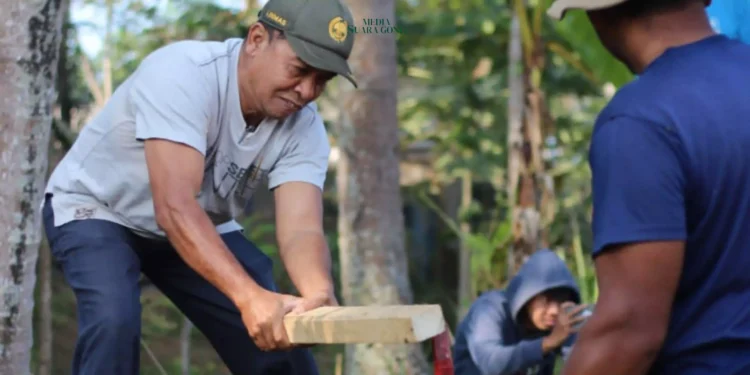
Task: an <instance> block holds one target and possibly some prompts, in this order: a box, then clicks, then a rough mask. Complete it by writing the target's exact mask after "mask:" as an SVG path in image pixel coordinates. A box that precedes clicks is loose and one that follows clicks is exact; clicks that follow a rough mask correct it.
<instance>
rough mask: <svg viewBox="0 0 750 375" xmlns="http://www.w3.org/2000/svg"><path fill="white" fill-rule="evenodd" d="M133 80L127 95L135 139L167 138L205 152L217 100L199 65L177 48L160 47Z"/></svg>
mask: <svg viewBox="0 0 750 375" xmlns="http://www.w3.org/2000/svg"><path fill="white" fill-rule="evenodd" d="M131 79H132V82H130V87H129V90H128V95H129V103H130V106H131V110H132V111H133V113H134V117H135V137H136V139H138V140H141V141H144V140H147V139H154V138H158V139H166V140H169V141H173V142H178V143H182V144H185V145H188V146H190V147H192V148H194V149H196V150H198V151H199V152H200V153H201V154H203V155H205V154H206V143H207V140H206V139H207V131H208V125H209V123H210V108H211V102H212V100H215V99H213V98H211V97H210V95H211V93H212V92H213V91H211V90H210V89H209V87H208V84H207V80H206V79H205V78H204V77H203V76H202V72H201V71H200V70H199V68H198V66H197V65H196V64H195V63H194V62H192V61H190V59H189V58H188V57H186V56H185V55H184V54H181V53H179V50H174V48H171V49H169V50H167V49H165V50H157V51H156V52H154V53H152V54H151V55H150V56H148V57H147V58H146V59H144V61H143V62H142V63H141V65H140V66H139V67H138V70H137V71H136V73H135V74H134V75H133V77H132V78H131Z"/></svg>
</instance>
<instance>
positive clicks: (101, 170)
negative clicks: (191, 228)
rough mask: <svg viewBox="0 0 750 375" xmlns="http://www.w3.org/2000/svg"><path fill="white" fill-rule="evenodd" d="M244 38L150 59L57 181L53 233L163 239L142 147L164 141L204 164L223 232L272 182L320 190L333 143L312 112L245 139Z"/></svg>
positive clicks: (206, 199)
mask: <svg viewBox="0 0 750 375" xmlns="http://www.w3.org/2000/svg"><path fill="white" fill-rule="evenodd" d="M242 42H243V40H242V39H229V40H226V41H224V42H202V41H183V42H177V43H174V44H170V45H167V46H165V47H162V48H160V49H158V50H156V51H154V52H153V53H151V54H150V55H148V56H147V57H146V58H145V59H144V60H143V61H142V63H141V64H140V66H139V67H138V69H137V70H136V71H135V72H134V73H133V74H132V75H131V76H130V77H129V78H128V79H127V80H126V81H125V82H123V83H122V85H120V86H119V87H118V88H117V90H115V92H114V93H113V95H112V98H111V99H110V100H109V102H108V103H107V105H106V106H105V107H104V108H103V109H102V110H101V111H100V113H98V114H97V116H96V117H95V118H94V119H93V120H92V121H91V122H90V123H89V124H87V125H86V126H85V127H84V128H83V130H82V131H81V133H80V134H79V136H78V139H77V140H76V142H75V144H74V145H73V147H72V148H71V149H70V150H69V151H68V153H67V154H66V155H65V157H64V158H63V160H62V161H61V162H60V163H59V164H58V166H57V167H56V169H55V170H54V172H53V173H52V175H51V177H50V180H49V182H48V184H47V188H46V190H45V192H47V193H52V194H54V198H53V199H52V208H53V210H54V213H55V225H56V226H59V225H62V224H65V223H67V222H69V221H71V220H78V219H86V218H97V219H104V220H109V221H112V222H115V223H118V224H121V225H124V226H126V227H128V228H131V229H133V230H134V231H135V232H136V233H138V234H140V235H143V236H146V237H155V238H163V237H164V236H165V234H164V232H163V231H162V230H161V228H159V227H158V225H157V223H156V219H155V215H154V202H153V198H152V194H151V189H150V186H149V177H148V169H147V166H146V159H145V154H144V148H143V142H142V141H143V140H145V139H149V138H161V139H168V140H172V141H175V142H180V143H183V144H186V145H189V146H191V147H193V148H195V149H196V150H198V151H200V152H201V153H202V154H203V155H204V156H205V157H206V167H205V173H204V176H203V184H202V187H201V192H200V195H199V197H198V200H199V202H200V205H201V207H203V208H204V209H205V211H206V212H207V213H208V215H209V217H211V220H212V221H213V223H214V224H215V225H216V226H217V230H218V232H220V233H224V232H228V231H232V230H237V229H241V227H240V225H239V224H238V223H237V222H236V221H235V220H234V219H235V217H237V216H238V215H239V214H240V213H241V212H242V211H243V209H244V207H245V206H246V205H247V204H248V202H249V200H250V199H251V198H252V196H253V193H254V191H255V189H256V188H257V187H258V184H259V182H260V181H261V180H262V179H263V178H265V177H267V178H268V188H269V189H273V188H275V187H277V186H279V185H281V184H283V183H285V182H290V181H303V182H308V183H311V184H314V185H316V186H318V187H320V188H321V189H322V188H323V183H324V181H325V177H326V171H327V168H328V156H329V152H330V144H329V142H328V137H327V134H326V130H325V127H324V125H323V121H322V119H321V117H320V115H319V114H318V112H317V107H316V106H315V104H312V103H311V104H309V105H307V106H306V107H304V108H302V109H301V110H300V111H298V112H297V113H295V114H293V115H292V116H290V117H288V118H286V119H284V120H283V121H277V120H272V119H266V120H264V121H263V122H262V123H261V124H260V125H259V126H258V127H257V129H256V130H254V131H252V132H250V131H247V130H246V126H245V121H244V119H243V115H242V112H241V109H240V99H239V88H238V85H237V63H238V58H239V53H240V49H241V47H242Z"/></svg>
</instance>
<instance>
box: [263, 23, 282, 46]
mask: <svg viewBox="0 0 750 375" xmlns="http://www.w3.org/2000/svg"><path fill="white" fill-rule="evenodd" d="M258 23H259V24H261V26H263V28H264V29H265V30H266V32H267V33H268V42H269V43H272V42H273V40H274V38H276V37H278V38H279V39H286V37H285V36H284V32H283V31H281V30H279V29H277V28H275V27H273V26H271V25H269V24H268V23H266V22H263V21H258Z"/></svg>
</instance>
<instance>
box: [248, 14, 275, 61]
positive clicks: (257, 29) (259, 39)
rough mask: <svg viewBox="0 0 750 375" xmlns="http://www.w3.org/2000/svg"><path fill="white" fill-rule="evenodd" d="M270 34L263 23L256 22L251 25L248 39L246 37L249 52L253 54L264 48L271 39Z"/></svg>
mask: <svg viewBox="0 0 750 375" xmlns="http://www.w3.org/2000/svg"><path fill="white" fill-rule="evenodd" d="M269 37H270V35H269V34H268V31H267V30H266V28H265V27H263V25H261V24H260V23H259V22H256V23H254V24H252V25H251V26H250V29H248V30H247V39H246V46H245V48H247V52H248V53H249V54H250V55H251V56H252V55H254V54H255V53H256V52H257V51H260V50H262V49H263V48H265V47H266V46H267V45H268V43H269V40H270V38H269Z"/></svg>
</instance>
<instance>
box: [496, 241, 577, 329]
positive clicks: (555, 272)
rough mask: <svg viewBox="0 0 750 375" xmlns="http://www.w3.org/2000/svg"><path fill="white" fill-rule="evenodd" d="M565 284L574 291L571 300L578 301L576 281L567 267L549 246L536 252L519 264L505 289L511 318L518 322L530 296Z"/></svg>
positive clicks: (532, 296)
mask: <svg viewBox="0 0 750 375" xmlns="http://www.w3.org/2000/svg"><path fill="white" fill-rule="evenodd" d="M560 287H565V288H569V289H570V290H571V291H572V292H573V294H574V301H575V302H576V303H581V295H580V291H579V289H578V284H577V283H576V281H575V279H574V278H573V274H572V273H570V270H569V269H568V266H567V265H566V264H565V262H564V261H563V260H562V259H560V257H558V256H557V254H555V253H554V252H552V251H551V250H549V249H543V250H539V251H536V252H535V253H534V254H533V255H531V257H529V259H528V260H527V261H526V262H525V263H524V264H523V265H522V266H521V269H520V270H519V271H518V274H516V276H515V277H513V278H512V279H511V281H510V283H508V287H507V289H506V290H505V295H506V298H507V299H508V302H509V303H510V309H511V314H512V317H513V320H514V321H516V322H517V321H518V313H519V312H520V311H521V308H522V307H523V306H524V305H525V304H526V302H529V300H531V299H532V298H534V296H536V295H537V294H540V293H542V292H544V291H547V290H550V289H555V288H560Z"/></svg>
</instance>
